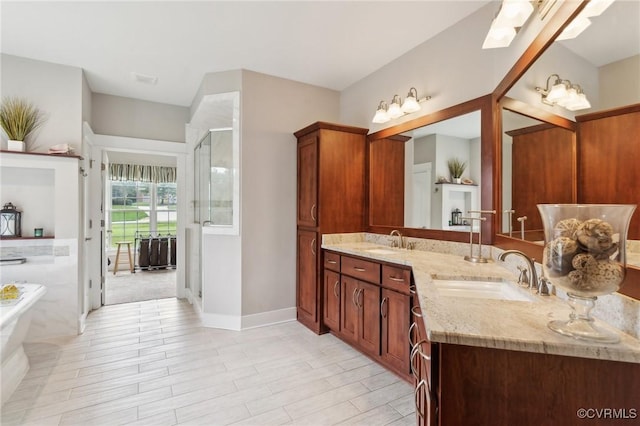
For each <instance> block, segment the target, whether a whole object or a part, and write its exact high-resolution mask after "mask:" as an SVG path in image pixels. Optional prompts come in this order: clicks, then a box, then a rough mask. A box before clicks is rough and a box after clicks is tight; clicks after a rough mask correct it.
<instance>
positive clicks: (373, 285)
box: [322, 251, 411, 380]
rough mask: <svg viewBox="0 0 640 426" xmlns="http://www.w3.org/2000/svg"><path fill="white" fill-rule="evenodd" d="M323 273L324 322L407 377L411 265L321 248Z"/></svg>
mask: <svg viewBox="0 0 640 426" xmlns="http://www.w3.org/2000/svg"><path fill="white" fill-rule="evenodd" d="M337 265H339V266H340V267H339V268H337ZM338 270H339V271H340V272H339V274H338V272H337V271H338ZM324 276H325V283H324V287H325V288H324V298H323V299H324V300H323V305H324V314H323V318H322V319H323V323H324V325H325V326H326V327H328V328H329V329H330V330H331V331H332V332H333V333H334V334H336V335H337V336H339V337H340V338H342V339H343V340H345V341H346V342H348V343H350V344H352V345H353V346H354V347H355V348H357V349H359V350H361V351H362V352H364V353H366V354H367V355H369V356H371V357H372V358H374V359H376V360H377V361H378V362H380V363H381V364H383V365H384V366H386V367H387V368H389V369H391V370H393V371H395V372H396V373H397V374H398V375H400V376H403V377H405V378H406V379H407V380H408V379H409V377H410V376H409V374H410V370H409V355H410V345H409V341H408V340H407V330H408V329H409V322H410V310H411V295H410V292H409V284H410V282H411V271H410V269H408V268H404V267H399V266H398V267H396V266H391V265H388V264H381V263H378V262H375V261H371V260H369V259H362V258H358V257H353V256H346V255H339V254H337V253H333V252H329V251H324ZM338 277H339V280H340V281H339V285H337V284H336V281H335V280H336V278H338Z"/></svg>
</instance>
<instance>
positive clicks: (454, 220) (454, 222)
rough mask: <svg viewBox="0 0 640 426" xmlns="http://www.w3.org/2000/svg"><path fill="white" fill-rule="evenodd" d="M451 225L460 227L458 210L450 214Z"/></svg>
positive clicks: (460, 216) (460, 217)
mask: <svg viewBox="0 0 640 426" xmlns="http://www.w3.org/2000/svg"><path fill="white" fill-rule="evenodd" d="M451 224H452V225H462V212H461V211H460V209H455V210H453V211H452V212H451Z"/></svg>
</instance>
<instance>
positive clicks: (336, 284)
mask: <svg viewBox="0 0 640 426" xmlns="http://www.w3.org/2000/svg"><path fill="white" fill-rule="evenodd" d="M338 284H340V281H336V283H335V284H334V285H333V295H334V296H335V297H337V298H340V295H339V294H338V293H336V288H337V287H338Z"/></svg>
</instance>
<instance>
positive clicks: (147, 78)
mask: <svg viewBox="0 0 640 426" xmlns="http://www.w3.org/2000/svg"><path fill="white" fill-rule="evenodd" d="M131 79H132V80H133V81H136V82H138V83H143V84H151V85H155V84H157V83H158V77H156V76H154V75H146V74H140V73H137V72H132V73H131Z"/></svg>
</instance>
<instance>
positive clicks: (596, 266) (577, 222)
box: [538, 204, 636, 343]
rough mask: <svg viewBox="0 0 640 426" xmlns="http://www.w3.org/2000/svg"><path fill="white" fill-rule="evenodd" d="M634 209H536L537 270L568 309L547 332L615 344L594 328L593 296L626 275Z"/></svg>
mask: <svg viewBox="0 0 640 426" xmlns="http://www.w3.org/2000/svg"><path fill="white" fill-rule="evenodd" d="M635 208H636V206H635V205H623V204H538V210H539V211H540V215H541V216H542V222H543V224H544V234H545V247H544V254H543V258H544V259H543V262H542V268H543V269H544V272H545V274H546V275H547V277H548V278H549V280H550V281H551V283H552V284H554V285H556V286H557V287H559V288H561V289H563V290H564V291H565V292H566V293H567V296H568V303H569V305H570V306H571V308H572V309H573V311H572V313H571V315H570V316H569V320H568V321H551V322H550V323H549V328H551V329H552V330H553V331H556V332H558V333H560V334H563V335H567V336H571V337H574V338H577V339H581V340H587V341H597V342H602V343H615V342H618V341H619V340H620V338H619V336H617V335H615V334H612V333H609V332H607V331H604V330H601V329H600V328H598V327H596V326H595V325H594V320H593V318H592V317H591V315H590V312H591V309H593V307H594V306H595V301H596V299H597V296H602V295H605V294H610V293H613V292H614V291H617V290H619V289H620V287H621V286H622V284H623V282H624V278H625V273H626V252H625V248H626V240H627V231H628V229H629V222H630V220H631V216H632V215H633V212H634V210H635Z"/></svg>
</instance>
